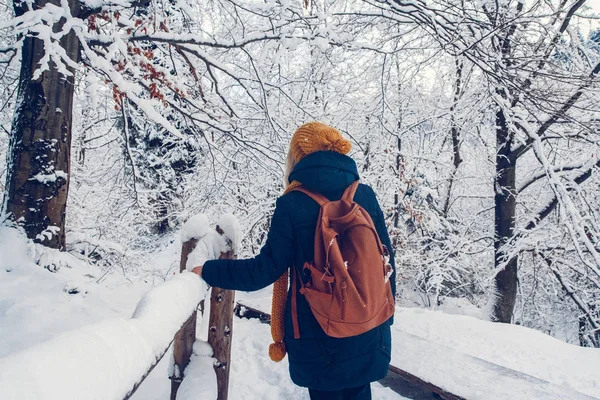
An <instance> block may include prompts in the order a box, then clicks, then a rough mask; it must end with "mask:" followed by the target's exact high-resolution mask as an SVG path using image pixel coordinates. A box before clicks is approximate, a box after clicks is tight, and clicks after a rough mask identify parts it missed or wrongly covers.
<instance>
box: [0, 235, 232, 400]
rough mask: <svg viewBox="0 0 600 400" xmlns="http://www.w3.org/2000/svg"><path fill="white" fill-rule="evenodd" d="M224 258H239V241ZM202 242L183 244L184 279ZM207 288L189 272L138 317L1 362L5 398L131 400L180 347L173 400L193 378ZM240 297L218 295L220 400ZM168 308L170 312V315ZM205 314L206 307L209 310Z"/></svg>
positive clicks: (158, 291)
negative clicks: (189, 372) (190, 370)
mask: <svg viewBox="0 0 600 400" xmlns="http://www.w3.org/2000/svg"><path fill="white" fill-rule="evenodd" d="M216 230H217V232H218V234H219V235H221V237H223V238H224V239H225V242H226V243H227V246H226V249H227V250H226V251H225V252H224V253H222V254H221V255H220V258H235V256H236V255H235V245H234V243H232V239H233V238H229V237H227V235H226V234H225V233H224V232H223V231H222V230H221V229H220V228H219V227H218V226H217V228H216ZM197 243H198V240H197V239H192V240H189V241H187V242H186V243H183V246H182V256H181V263H180V272H181V271H183V270H184V269H185V265H186V262H187V258H188V256H189V254H190V253H191V252H192V250H193V249H194V248H195V246H196V244H197ZM205 295H206V285H205V284H203V282H202V281H201V279H200V278H199V277H198V276H196V275H192V274H189V273H186V274H184V275H181V276H177V277H174V278H173V279H170V280H168V281H166V282H165V283H163V284H161V285H158V286H156V287H154V288H152V289H151V290H150V291H149V292H148V293H146V295H145V296H144V297H143V298H142V300H140V302H139V303H138V305H137V307H136V310H135V312H134V313H133V316H132V317H131V318H114V319H110V320H103V321H100V322H97V323H94V324H92V325H88V326H84V327H81V328H79V329H75V330H72V331H67V332H64V333H62V334H60V335H58V336H56V337H54V338H52V339H50V340H48V341H46V342H43V343H40V344H37V345H34V346H32V347H30V348H27V349H25V350H23V351H19V352H15V353H11V354H9V355H8V356H5V357H3V358H0V399H59V398H65V393H68V394H67V395H66V397H68V398H77V399H80V400H85V399H91V398H104V399H107V400H111V399H112V400H120V399H129V398H130V397H131V396H132V395H133V394H134V393H135V392H136V390H137V389H138V388H139V387H140V385H141V384H142V383H143V382H144V380H145V379H146V378H147V377H148V375H149V374H150V372H151V371H152V370H153V369H154V367H155V366H156V365H157V364H158V363H159V362H160V360H161V359H162V358H163V357H164V355H165V354H166V353H167V351H168V349H169V348H170V346H171V344H173V343H174V358H175V364H176V366H177V368H174V370H175V371H181V373H180V374H179V376H172V377H170V378H171V388H172V391H171V399H175V398H176V396H177V389H178V388H179V385H180V384H181V381H182V379H183V378H185V368H186V366H187V365H188V363H189V362H190V356H191V355H192V350H193V344H194V341H195V340H196V318H197V311H196V310H197V308H198V306H199V303H202V301H200V300H201V299H202V298H204V297H205ZM233 296H234V293H233V292H232V291H224V290H221V289H216V288H213V290H212V296H211V315H210V320H209V327H210V328H209V333H208V342H209V344H210V345H211V346H212V348H213V352H214V354H213V357H214V358H216V360H217V362H216V363H215V366H214V368H215V371H214V372H215V373H216V376H217V389H218V399H219V400H226V399H227V394H228V384H229V371H230V358H231V357H230V351H231V337H232V314H233V301H234V297H233ZM165 309H167V310H169V312H164V310H165ZM201 310H202V307H201Z"/></svg>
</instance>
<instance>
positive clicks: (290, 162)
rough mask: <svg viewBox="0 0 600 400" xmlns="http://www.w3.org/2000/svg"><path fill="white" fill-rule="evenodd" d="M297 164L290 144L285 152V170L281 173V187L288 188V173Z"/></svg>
mask: <svg viewBox="0 0 600 400" xmlns="http://www.w3.org/2000/svg"><path fill="white" fill-rule="evenodd" d="M296 164H298V160H296V158H295V157H294V155H293V154H292V150H291V146H290V149H289V150H288V153H287V160H286V162H285V171H284V173H283V187H284V188H286V189H287V188H288V186H290V184H291V182H290V174H291V173H292V171H293V170H294V167H295V166H296Z"/></svg>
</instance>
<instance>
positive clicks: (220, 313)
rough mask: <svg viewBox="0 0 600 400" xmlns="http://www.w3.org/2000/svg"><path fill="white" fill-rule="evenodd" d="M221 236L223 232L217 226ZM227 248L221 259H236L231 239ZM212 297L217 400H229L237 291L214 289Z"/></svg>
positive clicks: (210, 336) (210, 332) (211, 334)
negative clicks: (234, 307) (234, 308)
mask: <svg viewBox="0 0 600 400" xmlns="http://www.w3.org/2000/svg"><path fill="white" fill-rule="evenodd" d="M217 232H218V233H219V235H224V234H225V233H224V232H223V230H222V229H221V228H220V227H219V226H217ZM225 240H226V241H227V248H228V249H229V250H228V251H227V252H225V253H221V256H220V257H219V259H235V258H236V257H237V254H235V246H234V245H233V243H232V240H231V238H228V237H225ZM211 290H212V293H211V297H210V317H209V322H208V326H209V328H208V343H209V344H210V345H211V347H212V349H213V357H214V358H215V359H216V360H217V361H216V362H215V366H214V368H215V373H216V375H217V388H218V397H217V400H227V396H228V393H229V372H230V370H231V339H232V334H233V306H234V301H235V291H233V290H224V289H221V288H215V287H213V288H212V289H211Z"/></svg>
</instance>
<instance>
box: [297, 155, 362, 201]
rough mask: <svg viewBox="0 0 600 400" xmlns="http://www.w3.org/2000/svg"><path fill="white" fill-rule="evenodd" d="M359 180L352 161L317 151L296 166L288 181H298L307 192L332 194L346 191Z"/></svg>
mask: <svg viewBox="0 0 600 400" xmlns="http://www.w3.org/2000/svg"><path fill="white" fill-rule="evenodd" d="M357 179H359V175H358V170H357V168H356V163H355V162H354V160H353V159H352V158H350V157H348V156H346V155H344V154H340V153H336V152H334V151H317V152H315V153H312V154H309V155H307V156H306V157H304V158H303V159H302V160H300V161H299V162H298V164H296V166H295V167H294V169H293V170H292V172H291V173H290V177H289V180H290V182H292V181H298V182H300V183H301V184H302V185H303V186H304V187H306V188H307V189H308V190H311V191H314V192H317V193H321V194H324V195H326V194H333V193H339V192H341V191H343V190H344V189H346V188H347V187H348V186H350V184H351V183H352V182H354V181H356V180H357Z"/></svg>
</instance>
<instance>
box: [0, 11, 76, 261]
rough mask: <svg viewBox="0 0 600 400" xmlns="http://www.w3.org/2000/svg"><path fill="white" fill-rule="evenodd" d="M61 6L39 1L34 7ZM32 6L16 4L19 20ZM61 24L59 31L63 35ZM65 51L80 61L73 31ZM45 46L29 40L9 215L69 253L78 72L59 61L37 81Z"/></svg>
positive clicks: (14, 133)
mask: <svg viewBox="0 0 600 400" xmlns="http://www.w3.org/2000/svg"><path fill="white" fill-rule="evenodd" d="M47 3H53V4H56V5H57V6H58V7H60V2H59V1H45V0H40V1H36V2H35V4H34V7H36V8H37V7H44V6H45V5H46V4H47ZM27 4H28V3H26V2H20V1H15V3H14V7H15V13H16V15H17V16H19V15H22V14H24V13H25V12H26V11H27V8H28V5H27ZM68 4H69V7H70V9H71V12H73V13H77V12H78V11H79V9H80V5H79V2H78V1H74V0H69V1H68ZM64 23H65V19H64V18H63V19H61V20H60V21H59V22H58V23H56V24H55V26H54V27H53V30H54V32H59V31H60V30H61V29H62V26H63V25H64ZM60 46H61V47H62V48H63V49H64V51H65V52H66V55H67V56H68V57H69V58H70V59H71V60H73V61H75V62H77V61H78V60H79V42H78V41H77V38H76V37H75V34H74V33H73V32H72V31H70V32H69V33H68V34H66V35H64V36H63V37H62V39H61V40H60ZM45 56H46V51H45V43H44V41H43V40H40V39H39V38H36V37H32V36H29V37H27V38H25V39H24V41H23V47H22V59H21V71H20V80H19V92H18V100H17V107H16V109H15V113H14V119H13V124H12V128H11V136H10V145H9V153H8V156H7V162H8V172H7V179H6V188H7V190H6V193H5V199H4V202H3V211H4V212H7V213H10V214H11V216H12V219H13V220H14V221H16V222H17V223H18V224H19V225H21V226H23V227H24V228H25V231H26V233H27V236H28V237H29V238H31V239H34V240H35V241H36V242H39V243H42V244H44V245H47V246H49V247H53V248H57V249H60V250H64V248H65V211H66V203H67V195H68V192H69V164H70V149H71V126H72V107H73V94H74V75H73V72H74V71H73V69H72V68H68V72H69V73H70V75H68V76H65V74H64V73H65V71H59V69H58V68H56V65H55V64H54V63H53V61H50V62H49V66H48V69H47V70H45V71H43V72H42V73H41V74H40V75H39V76H36V70H37V68H40V65H44V60H43V58H44V57H45Z"/></svg>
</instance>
